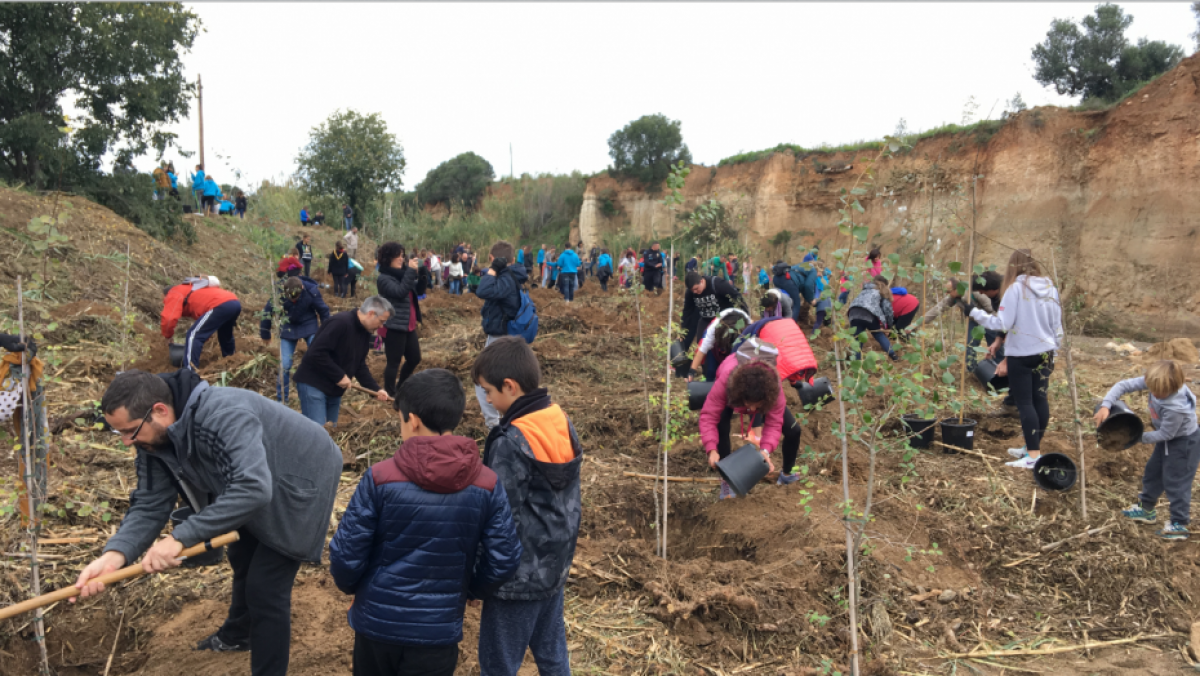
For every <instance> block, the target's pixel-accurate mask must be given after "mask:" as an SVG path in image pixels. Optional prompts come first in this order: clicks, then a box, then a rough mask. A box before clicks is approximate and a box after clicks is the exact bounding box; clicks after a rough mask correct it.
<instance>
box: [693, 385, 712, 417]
mask: <svg viewBox="0 0 1200 676" xmlns="http://www.w3.org/2000/svg"><path fill="white" fill-rule="evenodd" d="M712 388H713V383H707V382H702V381H699V380H693V381H692V382H690V383H688V410H689V411H699V410H700V409H702V408H704V400H705V399H708V393H709V392H710V391H711V390H712Z"/></svg>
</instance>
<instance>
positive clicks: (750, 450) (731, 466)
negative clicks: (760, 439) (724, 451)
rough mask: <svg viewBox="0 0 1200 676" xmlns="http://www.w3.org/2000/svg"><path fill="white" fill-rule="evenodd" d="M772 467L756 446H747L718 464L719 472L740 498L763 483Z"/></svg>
mask: <svg viewBox="0 0 1200 676" xmlns="http://www.w3.org/2000/svg"><path fill="white" fill-rule="evenodd" d="M769 469H770V466H769V465H767V461H766V459H765V458H763V456H762V453H761V452H759V450H758V447H757V446H755V445H754V444H746V445H745V446H742V447H741V448H739V449H737V450H736V451H734V452H733V453H730V454H729V455H727V456H725V459H724V460H722V461H721V462H718V463H717V471H718V472H720V473H721V478H722V479H724V480H725V483H727V484H729V487H730V488H732V489H733V492H734V493H737V496H738V497H739V498H742V497H745V496H746V494H747V493H749V492H750V489H751V488H754V484H756V483H758V482H759V481H762V478H763V477H765V476H766V475H767V471H768V470H769Z"/></svg>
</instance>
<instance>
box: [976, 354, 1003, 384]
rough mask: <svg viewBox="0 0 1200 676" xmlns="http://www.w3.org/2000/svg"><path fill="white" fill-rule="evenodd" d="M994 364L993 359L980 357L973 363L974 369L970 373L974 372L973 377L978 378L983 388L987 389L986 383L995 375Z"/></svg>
mask: <svg viewBox="0 0 1200 676" xmlns="http://www.w3.org/2000/svg"><path fill="white" fill-rule="evenodd" d="M996 366H997V364H996V360H995V359H981V360H980V361H979V362H977V363H976V364H975V369H974V370H973V371H972V373H974V374H975V377H976V378H977V379H978V380H979V384H980V385H983V388H984V389H987V386H988V383H990V382H992V378H995V377H996Z"/></svg>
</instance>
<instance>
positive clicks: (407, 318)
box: [375, 242, 421, 396]
mask: <svg viewBox="0 0 1200 676" xmlns="http://www.w3.org/2000/svg"><path fill="white" fill-rule="evenodd" d="M419 265H420V261H418V260H417V259H416V258H408V257H406V256H405V252H404V247H403V246H402V245H400V244H399V243H397V242H387V243H385V244H384V245H383V246H381V247H379V277H378V278H377V279H376V280H375V284H376V286H377V287H378V289H379V295H381V296H383V297H384V298H386V299H387V300H388V302H389V303H391V304H392V307H393V308H395V312H394V313H393V314H392V316H391V318H389V319H388V320H387V323H386V324H385V325H384V326H385V327H386V328H387V333H386V334H385V335H384V337H383V349H384V353H385V354H386V355H387V366H386V367H384V369H383V389H384V390H386V391H387V393H388V394H389V395H391V396H395V394H396V389H397V388H398V387H400V386H401V385H403V384H404V381H405V380H407V379H408V377H409V376H410V375H412V373H413V370H414V369H416V368H417V364H420V363H421V343H420V341H418V340H417V324H418V323H420V321H421V305H420V303H419V302H418V301H417V278H418V271H417V268H418V266H419ZM401 362H403V363H404V367H403V368H401V367H400V364H401ZM397 372H399V379H397V375H396V374H397Z"/></svg>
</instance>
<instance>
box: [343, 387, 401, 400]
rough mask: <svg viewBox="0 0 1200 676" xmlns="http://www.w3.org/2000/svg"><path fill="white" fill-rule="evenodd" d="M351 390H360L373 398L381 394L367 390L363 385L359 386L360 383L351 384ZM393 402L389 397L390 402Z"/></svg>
mask: <svg viewBox="0 0 1200 676" xmlns="http://www.w3.org/2000/svg"><path fill="white" fill-rule="evenodd" d="M350 389H352V390H358V391H359V392H362V393H363V394H369V395H371V396H372V397H374V396H375V395H377V394H379V393H378V392H376V391H375V390H371V389H367V388H365V387H363V386H362V385H359V384H358V383H350ZM391 400H392V398H391V397H388V401H391Z"/></svg>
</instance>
